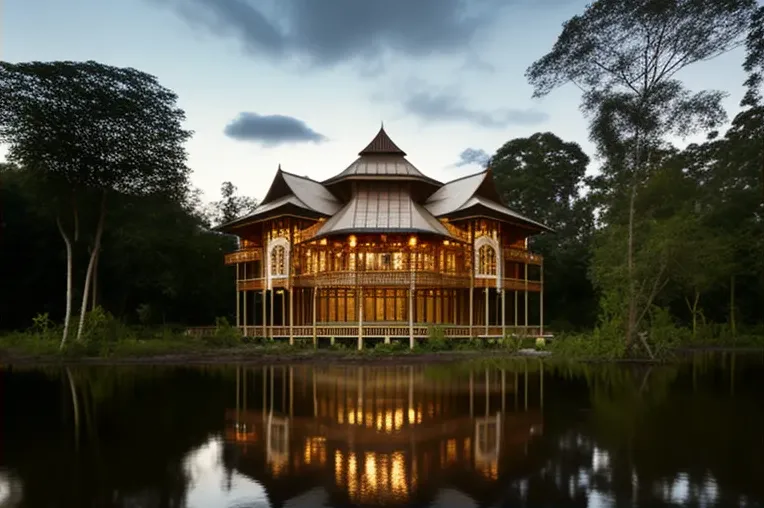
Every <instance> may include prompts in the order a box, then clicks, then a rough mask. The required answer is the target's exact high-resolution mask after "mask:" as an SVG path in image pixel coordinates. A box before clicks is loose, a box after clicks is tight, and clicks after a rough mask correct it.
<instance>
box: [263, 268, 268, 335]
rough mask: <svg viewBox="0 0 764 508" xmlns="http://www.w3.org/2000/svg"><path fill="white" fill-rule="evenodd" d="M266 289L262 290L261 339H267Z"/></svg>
mask: <svg viewBox="0 0 764 508" xmlns="http://www.w3.org/2000/svg"><path fill="white" fill-rule="evenodd" d="M263 282H265V279H263ZM265 291H266V289H265V288H263V339H267V338H268V314H267V310H266V306H267V304H268V303H267V298H266V293H265Z"/></svg>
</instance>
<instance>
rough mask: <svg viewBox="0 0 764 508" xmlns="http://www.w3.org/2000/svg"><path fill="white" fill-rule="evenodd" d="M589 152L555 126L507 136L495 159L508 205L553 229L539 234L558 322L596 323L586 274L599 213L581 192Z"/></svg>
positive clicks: (538, 247) (550, 299) (537, 239)
mask: <svg viewBox="0 0 764 508" xmlns="http://www.w3.org/2000/svg"><path fill="white" fill-rule="evenodd" d="M588 164H589V157H588V156H587V155H586V154H585V153H584V152H583V150H582V149H581V147H580V146H579V145H578V144H576V143H572V142H565V141H563V140H562V139H560V138H559V137H557V136H555V135H554V134H552V133H551V132H543V133H536V134H534V135H532V136H530V137H528V138H517V139H512V140H510V141H508V142H506V143H505V144H504V145H503V146H502V147H501V148H499V149H498V150H497V151H496V153H495V154H494V155H493V157H492V158H491V160H490V163H489V166H490V167H491V168H492V170H493V174H494V180H495V181H496V187H497V189H498V190H499V193H500V194H501V195H502V197H503V198H504V200H505V201H506V202H507V204H508V205H509V206H511V207H512V208H514V209H516V210H518V211H519V212H521V213H524V214H526V215H528V216H529V217H533V218H534V219H536V220H539V221H541V222H543V223H544V224H546V225H548V226H549V227H551V228H553V229H554V230H555V232H554V233H551V234H544V235H540V236H538V237H534V238H533V239H532V240H531V242H532V248H533V250H534V251H536V252H538V253H539V254H542V255H543V256H544V270H545V281H546V289H548V291H547V292H546V294H547V300H546V307H547V308H548V309H549V311H550V312H549V313H548V314H549V315H551V316H555V319H556V320H557V323H556V326H557V327H559V328H566V327H570V326H571V325H573V326H581V327H583V326H591V325H592V321H593V314H594V308H593V306H592V303H593V302H594V291H593V288H592V285H591V282H590V281H589V278H588V276H587V270H588V263H589V259H590V256H589V250H590V239H591V234H592V231H593V227H594V215H593V213H592V210H591V206H590V203H589V202H588V200H586V199H585V198H583V197H582V191H583V183H584V178H585V173H586V169H587V166H588Z"/></svg>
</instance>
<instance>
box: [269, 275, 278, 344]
mask: <svg viewBox="0 0 764 508" xmlns="http://www.w3.org/2000/svg"><path fill="white" fill-rule="evenodd" d="M273 293H274V291H273V288H271V328H270V330H269V334H268V336H269V337H270V339H271V340H273V339H275V338H276V337H274V336H273V324H274V320H273V311H274V307H275V305H274V300H275V296H274V295H273Z"/></svg>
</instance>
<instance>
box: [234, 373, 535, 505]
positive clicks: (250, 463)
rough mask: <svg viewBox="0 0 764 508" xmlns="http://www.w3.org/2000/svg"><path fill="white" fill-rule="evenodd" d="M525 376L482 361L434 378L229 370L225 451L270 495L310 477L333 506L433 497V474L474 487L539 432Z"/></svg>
mask: <svg viewBox="0 0 764 508" xmlns="http://www.w3.org/2000/svg"><path fill="white" fill-rule="evenodd" d="M532 377H533V378H534V380H533V382H529V380H528V374H527V373H526V374H525V375H524V376H518V375H517V374H512V373H505V372H502V371H490V372H489V371H485V372H483V373H481V374H466V373H465V374H464V376H463V377H461V378H458V379H450V380H435V379H428V378H427V377H425V370H424V368H420V367H391V368H377V367H374V368H371V367H328V368H316V369H310V368H300V367H275V368H263V369H262V370H261V369H257V368H256V369H249V370H240V371H238V372H237V389H236V391H237V396H236V400H237V401H238V403H237V405H236V407H235V408H233V409H229V410H227V412H226V420H227V421H226V438H227V439H226V441H227V445H226V450H225V452H224V457H225V459H224V460H225V463H226V465H227V466H228V467H233V468H236V469H237V470H238V471H239V472H241V473H243V474H245V475H247V476H250V477H252V478H255V479H257V480H258V481H259V482H261V483H262V484H263V485H264V486H265V487H266V489H267V491H268V496H269V498H270V499H271V502H272V505H273V506H282V505H283V504H284V503H285V502H286V501H287V500H288V499H291V498H294V497H295V496H298V495H300V494H302V493H305V492H307V491H309V490H310V489H312V488H317V487H323V488H326V489H327V490H328V494H329V495H330V498H331V502H332V503H333V505H335V506H338V505H341V504H343V503H344V504H347V503H348V502H350V503H353V504H363V505H375V504H390V503H393V504H398V503H410V502H414V501H416V500H421V501H426V500H432V499H435V498H436V497H437V496H439V495H440V494H438V493H437V492H436V491H437V489H438V488H439V487H440V486H442V485H444V484H448V485H449V486H452V487H457V486H458V488H459V489H460V490H462V491H463V492H464V493H466V494H467V495H470V496H474V497H476V498H481V497H484V496H485V495H486V492H487V491H490V490H493V489H494V488H496V489H498V488H499V486H498V485H497V484H496V482H495V481H494V480H496V479H497V478H498V476H499V474H500V473H505V472H507V471H504V470H502V468H504V469H506V468H507V467H511V466H512V464H513V463H517V462H520V460H518V459H521V458H522V457H524V455H525V450H526V448H525V447H526V446H527V443H528V442H529V441H530V440H531V438H532V437H533V436H534V435H535V434H540V433H541V431H542V428H543V427H542V416H541V411H540V406H541V405H542V404H543V397H542V396H541V394H542V391H543V383H540V382H539V380H540V378H539V376H538V375H534V376H532ZM518 385H519V386H520V390H518ZM529 385H532V386H531V388H530V392H531V393H530V394H529ZM530 400H533V402H532V403H529V402H530Z"/></svg>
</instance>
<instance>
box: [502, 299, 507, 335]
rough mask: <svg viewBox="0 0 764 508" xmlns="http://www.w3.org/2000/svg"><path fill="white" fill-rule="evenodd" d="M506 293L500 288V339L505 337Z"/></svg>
mask: <svg viewBox="0 0 764 508" xmlns="http://www.w3.org/2000/svg"><path fill="white" fill-rule="evenodd" d="M506 297H507V292H506V291H505V290H504V288H501V338H502V339H503V338H505V337H506V336H507V298H506Z"/></svg>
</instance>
